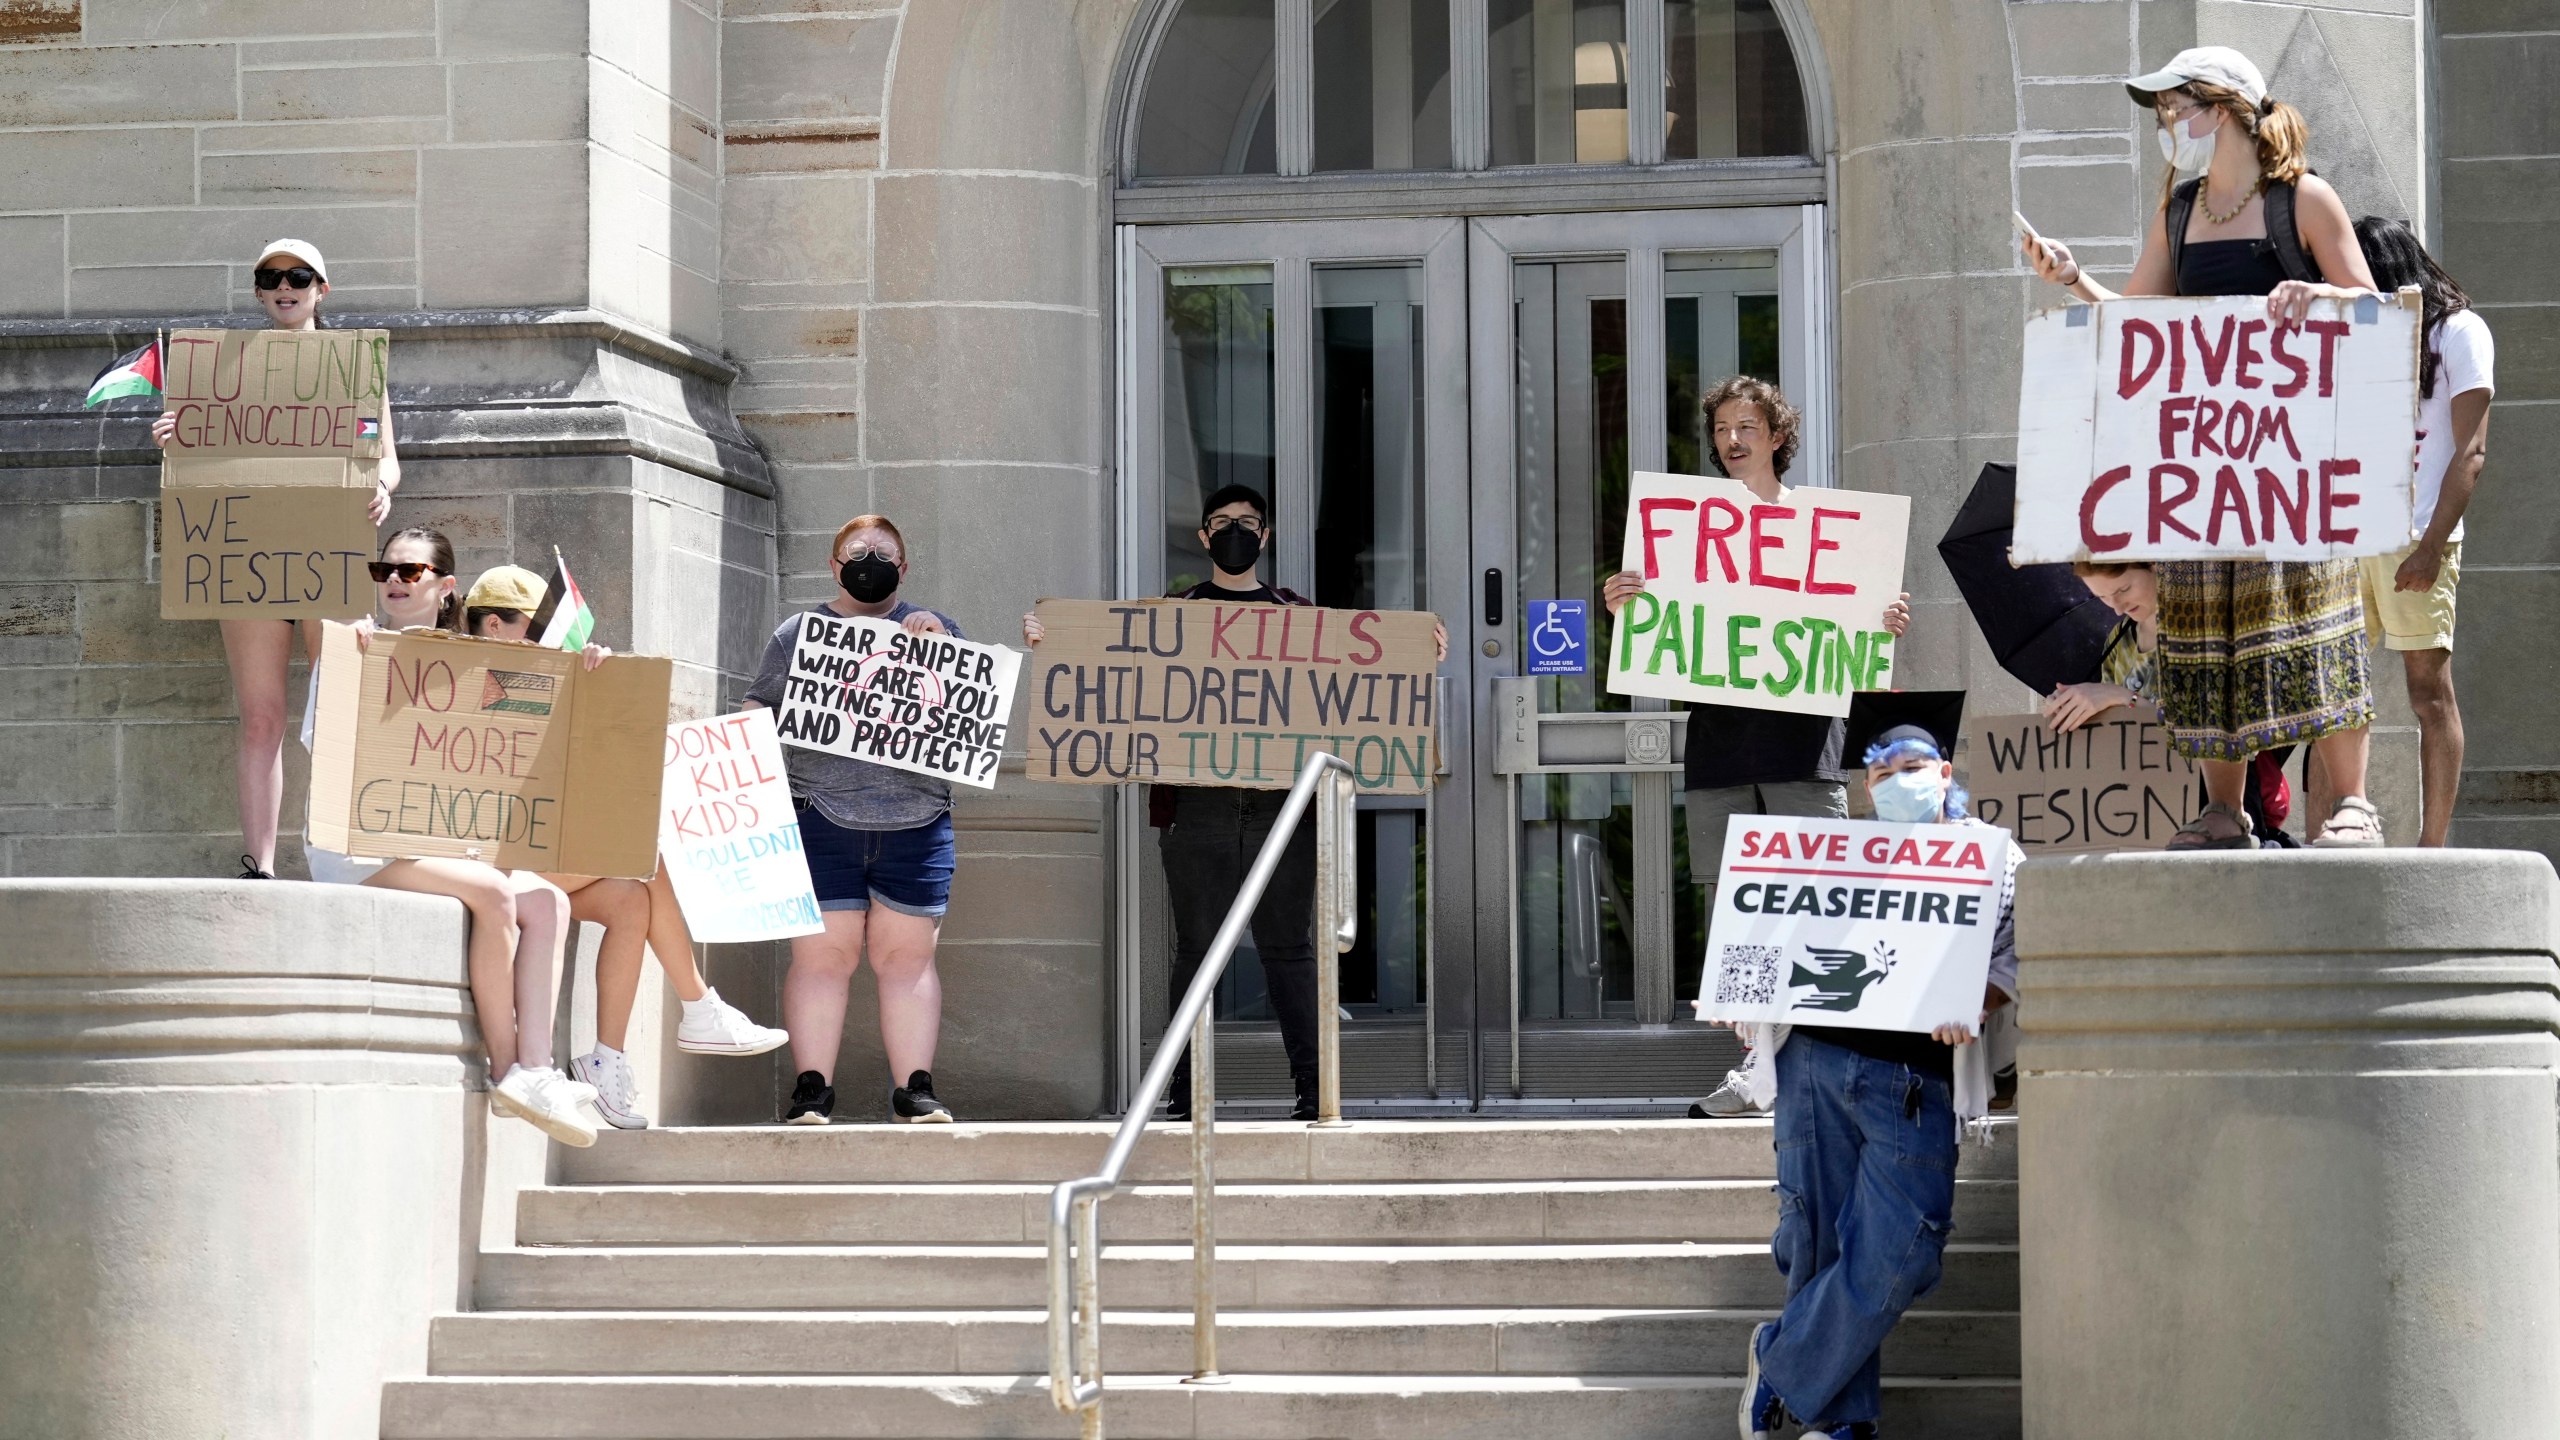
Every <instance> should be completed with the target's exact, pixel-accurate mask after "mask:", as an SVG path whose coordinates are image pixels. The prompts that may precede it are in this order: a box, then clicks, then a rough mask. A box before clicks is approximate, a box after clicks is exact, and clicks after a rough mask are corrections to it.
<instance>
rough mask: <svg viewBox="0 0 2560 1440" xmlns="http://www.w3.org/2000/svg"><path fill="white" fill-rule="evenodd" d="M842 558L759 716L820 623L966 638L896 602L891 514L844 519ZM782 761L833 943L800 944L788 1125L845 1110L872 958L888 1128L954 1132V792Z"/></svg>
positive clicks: (793, 634) (844, 763) (813, 939)
mask: <svg viewBox="0 0 2560 1440" xmlns="http://www.w3.org/2000/svg"><path fill="white" fill-rule="evenodd" d="M832 553H833V555H834V558H835V563H836V567H837V568H836V587H837V588H836V598H835V599H833V600H830V601H828V602H827V603H826V604H825V605H823V606H819V607H817V608H816V609H813V610H807V611H803V612H801V613H800V614H798V615H793V616H790V617H788V618H786V619H785V620H784V621H783V622H782V623H781V624H780V625H779V626H776V627H775V629H774V632H773V639H772V640H771V641H769V642H767V644H766V645H765V649H764V663H763V664H761V665H759V666H758V667H757V669H756V678H755V683H754V684H752V685H750V686H748V687H747V695H746V703H747V704H748V705H751V706H764V707H767V708H772V709H778V708H780V707H781V704H782V681H783V676H784V675H785V674H787V673H788V672H789V670H790V666H791V657H792V653H793V651H794V650H795V649H796V648H797V647H798V645H799V641H800V626H801V623H802V622H803V620H805V619H806V618H807V617H808V616H810V615H834V616H840V617H845V618H853V617H862V618H866V619H873V620H891V621H895V622H897V623H898V624H900V625H902V626H904V627H905V628H906V629H908V630H910V631H916V632H921V633H924V634H931V635H950V636H954V637H958V638H966V637H965V636H961V635H960V627H959V626H958V625H957V624H956V623H954V622H953V621H952V619H951V618H950V617H949V616H947V615H943V614H940V613H938V612H935V611H932V610H927V609H925V608H924V607H922V606H920V605H910V604H908V603H907V602H906V601H904V600H902V599H900V598H899V597H898V587H899V586H900V585H902V584H903V583H904V582H905V579H906V573H907V565H908V559H907V545H906V540H905V538H904V537H902V536H900V535H899V533H898V527H897V526H896V525H894V524H891V523H890V521H889V519H888V517H887V516H885V515H857V516H855V517H854V518H853V519H851V520H850V521H847V522H846V523H845V526H844V528H843V529H841V530H839V531H837V532H836V543H835V548H834V550H833V552H832ZM782 753H783V763H784V766H785V768H786V769H787V770H788V772H789V774H790V778H791V799H792V802H793V804H794V805H795V806H796V807H797V809H798V810H799V813H800V848H801V850H802V852H803V853H805V854H806V855H807V856H808V858H809V878H810V881H811V882H812V883H813V884H814V885H815V887H816V889H817V892H818V909H819V911H820V912H821V919H822V920H823V921H824V923H825V925H826V930H825V932H824V933H823V934H818V935H803V936H801V937H799V938H798V939H795V940H793V941H792V942H791V970H790V973H789V974H788V975H787V976H786V977H784V979H783V982H782V1024H783V1028H784V1029H786V1030H789V1031H790V1032H791V1058H792V1063H793V1064H794V1065H795V1066H796V1067H797V1068H798V1070H799V1072H800V1073H799V1080H798V1083H797V1084H795V1085H794V1086H793V1087H792V1092H791V1106H790V1108H789V1109H788V1110H787V1111H785V1112H784V1115H783V1118H784V1120H786V1121H787V1122H789V1123H791V1124H795V1125H824V1124H826V1123H827V1122H828V1121H829V1119H830V1118H832V1117H833V1115H834V1113H835V1102H836V1092H835V1085H834V1075H835V1068H836V1054H837V1050H838V1048H839V1046H840V1043H841V1042H842V1040H843V1039H844V1009H845V998H846V991H847V990H848V988H849V987H850V986H851V985H852V983H853V972H854V971H855V970H857V969H859V968H861V965H862V957H863V952H864V950H865V949H866V948H867V949H868V950H869V951H870V955H871V969H872V973H873V974H874V975H875V976H876V977H877V978H878V981H879V986H880V1039H881V1042H882V1044H883V1045H884V1046H885V1047H886V1048H887V1050H888V1052H889V1072H890V1083H891V1087H892V1088H891V1090H890V1092H889V1114H890V1117H891V1118H892V1119H895V1120H902V1121H908V1122H926V1123H932V1122H947V1121H948V1120H950V1119H951V1111H950V1109H949V1108H948V1107H946V1106H945V1105H944V1104H943V1103H942V1102H941V1101H940V1100H938V1099H936V1098H934V1093H933V1052H934V1047H935V1045H936V1043H937V1042H938V1041H939V1040H940V1038H941V1034H942V977H941V976H940V975H939V974H938V973H937V972H936V971H935V969H934V958H933V957H934V945H935V942H936V941H937V940H938V939H939V938H940V936H941V933H942V915H943V912H944V911H945V910H947V909H948V908H949V907H950V904H951V872H952V868H953V866H952V857H953V849H952V840H951V785H950V782H948V781H945V780H940V779H936V778H934V777H931V776H926V775H917V774H912V773H910V772H908V771H905V770H892V769H890V768H888V767H887V766H885V765H875V764H873V763H871V762H870V761H868V760H856V759H853V758H851V757H849V756H844V755H831V754H827V753H825V752H823V751H817V750H805V749H802V748H800V747H799V746H797V745H785V746H784V747H783V749H782ZM902 1076H903V1077H904V1079H903V1081H902V1080H901V1079H900V1078H899V1077H902Z"/></svg>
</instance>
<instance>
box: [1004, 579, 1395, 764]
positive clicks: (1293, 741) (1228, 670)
mask: <svg viewBox="0 0 2560 1440" xmlns="http://www.w3.org/2000/svg"><path fill="white" fill-rule="evenodd" d="M1038 613H1039V617H1040V623H1041V624H1042V626H1044V627H1045V628H1046V631H1047V634H1046V638H1044V639H1043V640H1042V641H1041V642H1040V649H1039V651H1038V673H1037V675H1036V677H1035V679H1034V681H1033V684H1032V693H1031V714H1030V717H1029V719H1028V721H1027V722H1026V723H1028V724H1029V725H1030V726H1031V729H1032V733H1031V737H1030V739H1031V744H1030V746H1029V751H1030V757H1029V764H1030V771H1031V777H1032V778H1033V779H1035V780H1063V781H1067V782H1068V783H1070V784H1081V785H1116V784H1119V783H1120V782H1122V781H1126V780H1146V781H1157V780H1160V781H1164V782H1166V783H1168V784H1174V785H1236V786H1243V787H1246V788H1254V789H1266V790H1272V789H1287V788H1288V786H1289V785H1290V783H1291V782H1293V781H1295V780H1296V779H1297V778H1298V771H1299V770H1300V769H1301V768H1302V767H1304V766H1305V764H1306V763H1307V757H1308V756H1309V755H1312V754H1316V753H1318V752H1326V753H1330V754H1333V755H1336V756H1339V757H1341V759H1342V760H1343V762H1344V763H1345V764H1347V765H1349V766H1350V767H1351V771H1352V775H1353V777H1354V779H1355V780H1357V782H1358V783H1359V786H1360V788H1361V789H1363V790H1368V791H1372V792H1375V793H1377V794H1381V795H1420V794H1423V793H1426V792H1427V791H1429V790H1430V788H1431V780H1432V776H1433V775H1434V774H1435V773H1437V771H1438V769H1439V751H1438V748H1437V738H1436V737H1437V735H1438V733H1439V722H1440V716H1439V684H1438V675H1439V668H1440V666H1439V657H1438V654H1437V652H1436V646H1435V643H1434V641H1433V639H1432V629H1433V627H1434V626H1435V625H1436V624H1437V623H1438V622H1437V621H1435V620H1434V619H1433V618H1432V617H1431V616H1430V615H1428V614H1426V613H1424V612H1422V611H1419V610H1325V609H1318V608H1317V607H1315V606H1312V605H1251V604H1230V603H1228V602H1226V601H1223V600H1148V601H1138V602H1130V603H1114V602H1109V601H1100V600H1043V601H1041V602H1040V607H1039V611H1038Z"/></svg>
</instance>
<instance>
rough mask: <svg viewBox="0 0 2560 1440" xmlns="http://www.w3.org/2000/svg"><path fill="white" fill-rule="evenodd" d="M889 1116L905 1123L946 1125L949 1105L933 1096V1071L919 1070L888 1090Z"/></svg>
mask: <svg viewBox="0 0 2560 1440" xmlns="http://www.w3.org/2000/svg"><path fill="white" fill-rule="evenodd" d="M889 1118H890V1119H892V1120H896V1121H898V1122H899V1123H901V1124H906V1125H948V1124H950V1123H951V1107H950V1106H948V1105H945V1104H943V1103H942V1102H941V1101H939V1100H936V1099H934V1098H933V1072H932V1071H930V1070H919V1071H917V1072H916V1073H914V1074H913V1075H910V1076H908V1077H907V1083H906V1084H904V1085H902V1086H900V1087H898V1088H897V1089H895V1090H892V1091H890V1092H889Z"/></svg>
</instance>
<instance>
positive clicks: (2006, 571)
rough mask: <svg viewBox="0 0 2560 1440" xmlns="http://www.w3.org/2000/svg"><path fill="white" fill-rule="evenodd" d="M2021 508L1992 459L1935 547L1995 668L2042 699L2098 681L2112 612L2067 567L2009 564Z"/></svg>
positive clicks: (2014, 481) (2008, 468)
mask: <svg viewBox="0 0 2560 1440" xmlns="http://www.w3.org/2000/svg"><path fill="white" fill-rule="evenodd" d="M2017 505H2018V467H2017V466H2015V465H2009V464H2003V463H2000V462H1998V461H1994V462H1993V463H1991V464H1989V465H1985V466H1983V467H1982V474H1981V476H1980V477H1979V478H1977V479H1976V480H1975V481H1974V482H1973V493H1972V494H1971V495H1968V496H1966V497H1965V501H1964V507H1963V508H1962V509H1960V510H1958V511H1956V518H1955V522H1954V523H1953V524H1951V525H1949V526H1948V527H1947V533H1946V535H1945V536H1944V537H1943V538H1942V539H1940V540H1939V541H1938V558H1939V559H1941V560H1943V561H1945V562H1946V565H1947V573H1948V574H1950V575H1953V576H1954V577H1955V581H1956V588H1957V589H1958V590H1961V591H1963V592H1964V603H1965V607H1966V608H1967V609H1969V610H1971V611H1972V612H1973V623H1975V624H1976V625H1979V626H1981V627H1982V638H1984V639H1985V640H1988V641H1990V642H1991V653H1992V655H1993V656H1994V657H1995V658H1997V659H1998V660H1999V662H2000V668H2001V669H2003V670H2006V671H2008V672H2009V673H2010V674H2012V675H2015V676H2017V677H2018V679H2019V680H2021V681H2023V682H2024V683H2025V684H2026V686H2027V688H2028V689H2030V690H2033V691H2035V692H2036V693H2037V694H2039V695H2049V694H2051V693H2052V692H2053V687H2055V686H2056V685H2075V684H2078V683H2080V682H2082V681H2084V680H2095V679H2097V678H2098V660H2099V657H2101V656H2102V655H2104V654H2105V653H2106V649H2107V633H2108V632H2109V631H2111V630H2113V629H2114V628H2115V625H2116V615H2115V612H2114V611H2112V610H2109V609H2108V608H2107V607H2106V606H2105V605H2104V604H2102V603H2100V602H2099V600H2098V597H2097V596H2095V595H2092V594H2090V593H2089V587H2088V586H2086V585H2083V584H2081V583H2080V577H2079V576H2077V575H2074V574H2072V573H2071V567H2070V566H2068V565H2022V566H2012V565H2010V563H2009V537H2010V530H2011V528H2012V526H2013V525H2014V523H2015V520H2014V517H2015V514H2016V511H2017Z"/></svg>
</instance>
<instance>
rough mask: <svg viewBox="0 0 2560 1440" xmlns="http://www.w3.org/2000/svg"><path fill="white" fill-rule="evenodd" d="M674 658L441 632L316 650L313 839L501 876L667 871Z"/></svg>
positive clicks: (340, 629) (346, 850)
mask: <svg viewBox="0 0 2560 1440" xmlns="http://www.w3.org/2000/svg"><path fill="white" fill-rule="evenodd" d="M673 675H674V664H673V662H671V661H668V660H663V659H658V658H654V657H651V656H645V655H616V656H614V657H613V658H611V659H609V660H606V661H605V662H604V663H603V664H601V665H598V666H597V667H596V668H595V669H593V670H589V669H587V668H585V664H584V661H583V660H582V659H581V657H579V656H577V655H574V654H570V653H568V652H566V651H561V650H553V649H549V648H547V647H545V646H540V645H528V644H524V643H521V642H517V641H507V640H479V639H473V638H471V637H469V636H464V635H449V634H446V633H445V632H443V631H440V630H404V631H401V632H399V633H397V634H387V633H381V634H376V635H374V636H373V637H372V639H371V642H370V643H369V644H367V645H364V646H361V647H360V646H359V645H358V644H357V643H356V632H355V630H354V628H353V627H351V626H347V625H339V624H335V623H332V624H330V625H328V626H327V627H326V629H325V632H324V634H323V637H322V640H321V645H320V663H319V672H318V675H317V676H316V678H315V679H314V680H313V681H312V683H313V684H315V685H317V686H319V687H320V697H319V701H318V704H317V711H316V715H315V724H314V726H313V744H312V755H311V838H312V839H313V840H314V841H315V842H317V843H318V844H320V845H323V846H325V847H327V848H329V849H331V850H336V851H339V852H341V853H343V854H347V855H365V856H373V857H377V858H381V859H448V860H481V861H486V862H487V863H489V864H491V865H495V866H497V867H498V868H500V869H502V870H540V871H545V872H548V873H551V874H555V875H561V874H566V875H618V876H623V877H627V878H629V879H634V880H646V879H648V878H649V877H650V876H651V875H654V874H656V873H657V869H658V794H659V783H660V780H661V778H662V776H663V774H664V765H663V758H664V750H665V746H666V728H667V691H668V686H669V682H670V681H671V680H672V678H673Z"/></svg>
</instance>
